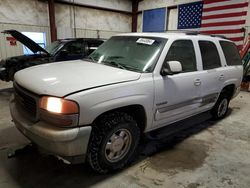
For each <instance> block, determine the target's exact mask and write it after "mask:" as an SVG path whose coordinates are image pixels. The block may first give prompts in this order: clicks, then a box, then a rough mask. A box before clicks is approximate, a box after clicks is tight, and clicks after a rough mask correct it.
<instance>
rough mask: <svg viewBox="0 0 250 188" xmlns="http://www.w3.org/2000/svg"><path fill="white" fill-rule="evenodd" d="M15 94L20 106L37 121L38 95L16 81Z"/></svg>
mask: <svg viewBox="0 0 250 188" xmlns="http://www.w3.org/2000/svg"><path fill="white" fill-rule="evenodd" d="M14 95H15V101H16V103H17V104H18V106H20V107H21V108H22V110H25V111H26V112H27V113H28V115H29V116H30V118H31V120H33V121H35V120H36V119H37V103H38V102H37V101H38V97H36V96H35V95H34V94H32V93H31V92H29V91H27V90H25V89H24V88H21V87H20V86H19V85H17V84H16V83H14Z"/></svg>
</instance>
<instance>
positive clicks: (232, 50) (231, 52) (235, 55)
mask: <svg viewBox="0 0 250 188" xmlns="http://www.w3.org/2000/svg"><path fill="white" fill-rule="evenodd" d="M220 45H221V48H222V50H223V53H224V55H225V58H226V62H227V65H242V63H241V59H240V54H239V52H238V49H237V47H236V46H235V44H234V43H232V42H228V41H220Z"/></svg>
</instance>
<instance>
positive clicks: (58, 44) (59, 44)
mask: <svg viewBox="0 0 250 188" xmlns="http://www.w3.org/2000/svg"><path fill="white" fill-rule="evenodd" d="M62 46H63V43H62V42H60V41H55V42H52V43H51V44H50V45H48V46H46V48H45V50H46V51H47V52H49V53H50V54H52V55H54V54H55V53H56V52H57V50H58V49H60V48H61V47H62Z"/></svg>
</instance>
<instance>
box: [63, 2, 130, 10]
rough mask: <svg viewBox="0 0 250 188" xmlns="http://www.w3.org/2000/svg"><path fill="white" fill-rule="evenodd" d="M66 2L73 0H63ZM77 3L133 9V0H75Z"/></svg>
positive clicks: (117, 8)
mask: <svg viewBox="0 0 250 188" xmlns="http://www.w3.org/2000/svg"><path fill="white" fill-rule="evenodd" d="M63 1H66V2H72V0H63ZM74 2H75V3H78V4H84V5H92V6H98V7H104V8H110V9H116V10H122V11H131V10H132V4H131V0H91V1H90V0H74Z"/></svg>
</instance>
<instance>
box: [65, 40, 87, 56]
mask: <svg viewBox="0 0 250 188" xmlns="http://www.w3.org/2000/svg"><path fill="white" fill-rule="evenodd" d="M83 47H84V45H83V43H82V42H80V41H76V42H70V43H68V44H66V46H65V47H64V48H63V50H65V51H67V53H68V55H82V53H83Z"/></svg>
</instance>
